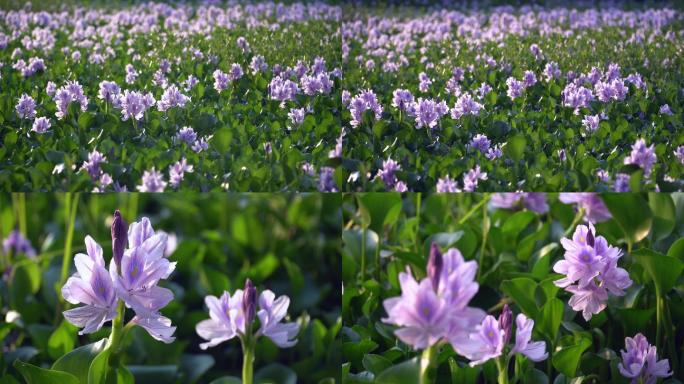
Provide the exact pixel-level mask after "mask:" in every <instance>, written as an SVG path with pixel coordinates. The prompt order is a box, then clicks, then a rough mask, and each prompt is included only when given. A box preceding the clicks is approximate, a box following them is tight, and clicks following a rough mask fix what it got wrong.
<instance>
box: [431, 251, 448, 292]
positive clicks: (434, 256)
mask: <svg viewBox="0 0 684 384" xmlns="http://www.w3.org/2000/svg"><path fill="white" fill-rule="evenodd" d="M443 264H444V259H443V258H442V252H440V251H439V246H438V245H437V243H432V245H431V246H430V258H429V259H428V265H427V275H428V278H429V279H430V282H431V283H432V289H434V290H435V291H437V289H438V288H439V277H440V275H441V274H442V265H443Z"/></svg>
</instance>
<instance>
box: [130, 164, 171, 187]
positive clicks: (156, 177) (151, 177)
mask: <svg viewBox="0 0 684 384" xmlns="http://www.w3.org/2000/svg"><path fill="white" fill-rule="evenodd" d="M164 188H166V181H164V175H162V173H161V172H158V171H157V170H156V169H155V167H152V169H150V170H147V171H145V172H143V176H142V184H140V185H138V186H137V187H136V189H137V190H138V192H164Z"/></svg>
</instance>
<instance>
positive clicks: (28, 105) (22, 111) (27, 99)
mask: <svg viewBox="0 0 684 384" xmlns="http://www.w3.org/2000/svg"><path fill="white" fill-rule="evenodd" d="M14 109H15V110H16V111H17V114H18V115H19V117H20V118H22V119H33V118H34V117H36V101H35V100H33V97H31V96H29V95H27V94H25V93H24V94H23V95H21V97H20V98H19V102H18V103H17V105H16V107H15V108H14Z"/></svg>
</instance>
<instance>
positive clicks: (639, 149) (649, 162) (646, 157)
mask: <svg viewBox="0 0 684 384" xmlns="http://www.w3.org/2000/svg"><path fill="white" fill-rule="evenodd" d="M656 161H657V158H656V154H655V148H654V145H653V144H651V146H650V147H647V146H646V140H644V139H638V140H637V141H636V142H635V143H634V145H632V153H630V155H629V156H627V157H626V158H625V164H635V165H638V166H639V167H641V168H642V169H643V170H644V176H646V177H648V176H649V175H650V174H651V169H652V168H653V164H655V163H656Z"/></svg>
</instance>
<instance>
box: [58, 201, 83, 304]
mask: <svg viewBox="0 0 684 384" xmlns="http://www.w3.org/2000/svg"><path fill="white" fill-rule="evenodd" d="M65 199H66V202H65V212H64V213H65V215H64V217H65V221H66V223H65V225H66V239H65V240H64V257H63V258H62V274H61V276H60V282H61V284H60V286H63V285H64V283H65V282H66V279H67V277H68V275H69V262H70V261H71V242H72V241H73V238H74V224H75V222H76V211H77V210H78V200H79V195H78V194H75V195H74V197H73V201H72V200H71V193H70V192H67V193H66V194H65ZM60 297H61V295H60Z"/></svg>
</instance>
